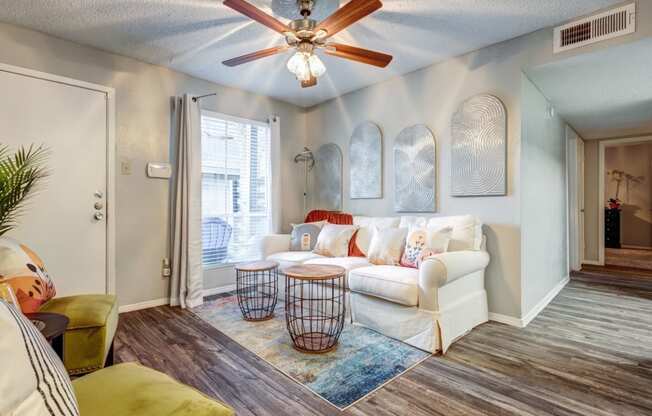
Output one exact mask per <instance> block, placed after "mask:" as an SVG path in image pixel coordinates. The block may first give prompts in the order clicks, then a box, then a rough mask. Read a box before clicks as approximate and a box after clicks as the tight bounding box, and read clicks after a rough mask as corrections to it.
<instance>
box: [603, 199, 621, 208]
mask: <svg viewBox="0 0 652 416" xmlns="http://www.w3.org/2000/svg"><path fill="white" fill-rule="evenodd" d="M622 204H623V203H622V202H621V201H620V199H618V198H609V201H608V202H607V208H609V209H618V210H620V207H621V206H622Z"/></svg>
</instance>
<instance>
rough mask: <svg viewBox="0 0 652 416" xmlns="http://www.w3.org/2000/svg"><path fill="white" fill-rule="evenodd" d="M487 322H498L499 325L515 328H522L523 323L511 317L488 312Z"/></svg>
mask: <svg viewBox="0 0 652 416" xmlns="http://www.w3.org/2000/svg"><path fill="white" fill-rule="evenodd" d="M489 320H490V321H494V322H500V323H501V324H505V325H510V326H515V327H517V328H523V326H524V325H523V321H522V320H521V319H519V318H514V317H513V316H509V315H503V314H502V313H493V312H489Z"/></svg>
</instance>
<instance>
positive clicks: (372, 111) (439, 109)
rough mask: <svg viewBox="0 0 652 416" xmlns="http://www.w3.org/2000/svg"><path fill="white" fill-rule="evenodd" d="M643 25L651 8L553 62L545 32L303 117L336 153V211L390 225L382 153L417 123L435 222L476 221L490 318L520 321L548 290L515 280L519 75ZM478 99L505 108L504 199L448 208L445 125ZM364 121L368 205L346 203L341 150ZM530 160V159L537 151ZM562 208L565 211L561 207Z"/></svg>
mask: <svg viewBox="0 0 652 416" xmlns="http://www.w3.org/2000/svg"><path fill="white" fill-rule="evenodd" d="M646 16H652V3H645V4H640V5H639V17H640V19H639V22H641V24H639V26H640V27H639V31H638V32H637V33H636V34H635V35H632V36H627V37H623V38H620V39H616V40H613V41H609V42H605V43H604V44H602V45H594V46H590V47H587V48H583V49H580V50H575V51H570V52H565V53H562V54H558V55H553V54H552V38H553V34H552V30H551V29H544V30H540V31H538V32H535V33H532V34H529V35H525V36H522V37H520V38H516V39H512V40H509V41H506V42H503V43H499V44H496V45H492V46H489V47H487V48H483V49H481V50H478V51H475V52H471V53H469V54H466V55H463V56H460V57H456V58H453V59H449V60H447V61H445V62H442V63H438V64H435V65H432V66H430V67H427V68H424V69H421V70H418V71H415V72H413V73H410V74H406V75H403V76H398V77H395V78H393V79H390V80H388V81H385V82H382V83H379V84H376V85H373V86H370V87H367V88H364V89H361V90H358V91H354V92H352V93H349V94H346V95H344V96H342V97H339V98H336V99H333V100H330V101H328V102H326V103H323V104H320V105H317V106H315V107H313V108H311V109H310V110H309V111H308V115H307V120H306V122H307V125H308V134H307V140H308V143H309V145H310V146H312V147H313V148H314V149H316V148H317V147H319V146H320V145H321V144H325V143H329V142H334V143H337V144H338V145H339V146H340V148H341V149H342V152H343V155H344V170H343V182H344V183H343V191H344V194H343V197H344V199H343V209H344V210H345V211H349V212H352V213H355V214H363V215H397V214H396V213H395V212H394V209H393V197H394V195H393V193H392V189H393V183H394V182H393V181H394V178H393V168H392V167H393V160H392V153H391V151H392V145H393V141H394V138H395V137H396V136H397V135H398V133H399V132H400V131H401V129H403V128H405V127H407V126H410V125H412V124H416V123H423V124H426V125H427V126H428V127H430V129H431V130H432V131H433V133H434V134H435V137H436V141H437V163H438V168H437V175H438V177H437V186H438V189H437V215H453V214H462V213H470V214H474V215H477V216H479V217H480V218H481V219H482V220H483V221H484V223H485V228H484V232H485V234H486V235H487V238H488V250H489V252H490V254H491V263H490V265H489V268H488V270H487V279H486V286H487V292H488V296H489V309H490V311H491V312H493V313H497V314H503V315H508V316H512V317H517V318H520V317H522V316H524V315H525V312H528V311H529V308H530V307H531V306H532V305H536V304H537V303H538V302H539V300H540V298H542V297H543V296H545V294H542V293H540V292H541V291H542V290H544V289H545V288H548V287H550V285H548V283H547V281H545V282H544V283H542V286H540V287H539V286H537V284H536V283H535V284H533V285H532V286H530V285H529V284H524V281H525V280H526V279H538V278H539V274H536V273H535V274H531V275H530V274H526V275H522V274H521V271H522V264H521V261H522V260H521V257H522V256H521V249H522V241H521V238H522V229H521V223H522V222H521V213H522V212H523V211H522V206H521V201H522V194H521V192H522V190H523V189H524V187H525V186H526V184H525V183H522V180H521V179H520V178H521V177H522V174H521V166H522V160H521V152H522V149H521V145H522V141H521V140H522V138H521V121H522V120H521V98H520V96H521V93H522V91H521V88H522V85H521V75H522V71H524V70H525V71H527V69H528V68H531V67H534V66H537V65H541V64H546V63H549V62H552V61H555V60H560V59H565V58H568V57H571V56H574V55H577V54H581V53H587V52H591V51H594V50H597V49H600V48H603V47H608V46H610V45H613V44H618V43H626V42H631V41H634V40H637V39H640V38H642V37H647V36H650V35H652V25H649V24H645V23H643V22H645V20H644V19H645V17H646ZM641 19H642V20H641ZM479 93H490V94H494V95H496V96H498V97H499V98H500V99H501V100H503V102H504V103H505V105H506V107H507V111H508V143H509V144H508V194H507V195H506V196H504V197H490V198H453V197H451V196H450V180H449V177H450V117H451V115H452V114H453V112H454V110H455V109H456V108H457V106H459V105H460V103H461V102H463V101H464V100H465V99H467V98H469V97H471V96H473V95H475V94H479ZM367 120H369V121H372V122H375V123H376V124H378V125H379V126H380V128H381V130H382V131H383V146H384V156H383V157H384V159H383V164H384V166H383V175H384V176H383V183H384V185H383V186H384V189H383V195H384V197H383V198H382V199H377V200H352V199H350V198H349V178H348V141H349V138H350V135H351V132H352V131H353V129H354V128H355V126H357V125H358V124H359V123H361V122H363V121H367ZM531 150H532V151H533V152H537V151H538V149H537V147H536V145H535V146H534V147H533V148H532V149H531ZM557 150H558V149H557ZM543 154H544V155H545V151H544V153H543ZM553 164H554V165H555V168H556V169H558V171H556V172H555V175H556V176H555V178H556V179H558V180H561V179H560V178H561V176H560V175H565V165H564V163H560V161H559V160H558V159H556V160H555V163H553ZM533 177H534V176H533ZM528 178H529V176H528ZM313 183H314V180H313ZM557 185H558V184H557ZM555 189H556V191H558V192H562V193H563V195H564V198H565V188H563V189H559V188H558V187H557V188H555ZM313 194H314V192H313ZM555 202H556V203H557V205H560V204H561V203H562V201H561V200H558V201H555ZM563 203H564V204H565V203H566V202H565V200H564V201H563ZM311 204H312V206H313V207H317V206H318V201H315V200H311ZM556 208H559V207H558V206H556ZM560 214H561V215H560V216H557V217H554V218H550V222H549V224H548V225H549V226H550V227H552V228H554V230H555V233H556V234H555V241H552V240H547V239H546V240H541V241H539V242H538V244H539V245H541V244H552V245H554V244H560V241H559V238H562V235H561V234H560V231H559V230H561V229H562V228H565V227H566V215H565V214H566V211H565V210H564V209H562V210H561V213H560ZM553 222H554V223H553ZM563 239H564V240H563V241H561V244H562V246H563V250H566V242H565V234H564V236H563ZM560 253H561V252H560ZM558 260H559V269H560V270H555V273H554V274H552V276H551V277H550V279H552V280H554V281H555V282H558V281H559V280H561V278H563V277H564V276H565V273H564V272H562V271H561V269H562V268H565V267H567V262H566V259H565V255H564V258H563V259H562V258H559V259H558ZM524 287H525V288H527V289H528V290H529V288H532V292H531V293H529V292H528V293H527V294H524ZM539 289H541V290H539Z"/></svg>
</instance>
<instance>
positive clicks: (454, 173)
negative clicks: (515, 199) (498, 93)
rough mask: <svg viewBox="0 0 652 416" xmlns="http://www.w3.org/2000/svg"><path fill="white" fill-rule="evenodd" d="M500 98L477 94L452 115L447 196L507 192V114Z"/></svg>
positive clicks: (486, 194) (500, 193)
mask: <svg viewBox="0 0 652 416" xmlns="http://www.w3.org/2000/svg"><path fill="white" fill-rule="evenodd" d="M506 113H507V112H506V110H505V106H504V105H503V103H502V101H500V100H499V99H498V98H496V97H494V96H492V95H487V94H483V95H477V96H475V97H472V98H470V99H468V100H467V101H465V102H464V103H463V104H462V105H461V106H460V108H459V109H458V110H457V112H456V113H455V114H454V115H453V120H452V125H451V134H452V145H451V152H452V154H451V195H452V196H488V195H505V194H506V193H507V183H506V182H507V181H506V171H507V114H506Z"/></svg>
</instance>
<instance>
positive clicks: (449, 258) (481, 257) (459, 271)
mask: <svg viewBox="0 0 652 416" xmlns="http://www.w3.org/2000/svg"><path fill="white" fill-rule="evenodd" d="M488 264H489V253H487V252H486V251H473V250H464V251H451V252H448V253H441V254H437V255H434V256H431V257H428V258H427V259H425V260H424V261H423V263H421V267H420V269H419V307H421V308H423V309H429V310H437V309H438V306H437V305H438V301H437V293H436V292H437V290H438V289H439V288H440V287H442V286H444V285H447V284H448V283H451V282H453V281H455V280H457V279H459V278H461V277H464V276H466V275H468V274H471V273H475V272H478V271H481V270H484V269H485V268H486V267H487V265H488Z"/></svg>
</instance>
